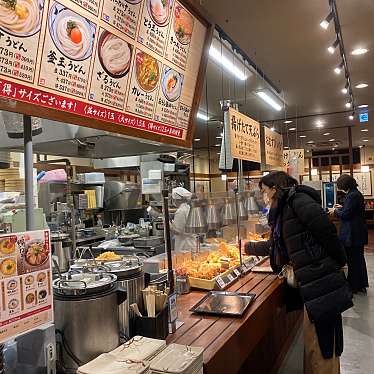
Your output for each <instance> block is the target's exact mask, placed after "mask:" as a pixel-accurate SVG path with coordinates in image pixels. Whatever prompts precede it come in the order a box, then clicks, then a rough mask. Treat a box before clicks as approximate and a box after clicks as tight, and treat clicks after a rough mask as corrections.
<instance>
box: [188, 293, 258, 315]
mask: <svg viewBox="0 0 374 374" xmlns="http://www.w3.org/2000/svg"><path fill="white" fill-rule="evenodd" d="M255 297H256V295H255V294H253V293H248V294H246V293H237V292H225V291H210V292H208V293H207V294H206V295H205V296H204V297H203V298H202V299H201V300H200V301H199V302H198V303H197V304H195V305H194V306H193V307H192V308H191V309H190V311H191V312H193V313H200V314H213V315H220V316H231V317H241V316H242V315H243V314H244V312H245V311H246V309H247V308H248V307H249V305H250V303H251V302H252V301H253V300H254V299H255Z"/></svg>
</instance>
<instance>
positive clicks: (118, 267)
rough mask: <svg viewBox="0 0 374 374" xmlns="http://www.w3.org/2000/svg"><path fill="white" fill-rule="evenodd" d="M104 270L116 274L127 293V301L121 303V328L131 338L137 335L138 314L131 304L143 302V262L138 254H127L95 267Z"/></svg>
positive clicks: (118, 282)
mask: <svg viewBox="0 0 374 374" xmlns="http://www.w3.org/2000/svg"><path fill="white" fill-rule="evenodd" d="M103 270H104V271H106V272H110V273H111V274H115V275H116V276H117V284H118V285H119V286H120V287H121V288H122V289H124V290H125V291H126V293H127V298H126V301H125V302H124V303H123V304H120V305H119V328H120V333H121V335H122V336H125V337H127V338H131V337H133V336H134V335H135V319H136V315H135V313H134V312H133V311H132V309H131V308H130V305H131V304H134V303H137V304H138V305H141V302H142V296H141V292H142V290H143V289H144V272H143V264H142V262H141V261H140V259H139V258H138V257H136V256H125V257H123V259H122V260H121V261H112V262H105V263H103V264H101V265H99V266H97V267H96V268H94V272H97V271H103Z"/></svg>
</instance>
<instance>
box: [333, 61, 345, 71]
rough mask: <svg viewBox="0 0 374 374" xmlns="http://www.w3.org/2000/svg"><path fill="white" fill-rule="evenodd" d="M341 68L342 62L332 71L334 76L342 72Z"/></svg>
mask: <svg viewBox="0 0 374 374" xmlns="http://www.w3.org/2000/svg"><path fill="white" fill-rule="evenodd" d="M343 66H344V63H343V61H342V62H341V63H340V64H339V66H337V67H336V68H335V69H334V72H335V74H340V73H341V72H342V69H343Z"/></svg>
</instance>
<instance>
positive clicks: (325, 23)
mask: <svg viewBox="0 0 374 374" xmlns="http://www.w3.org/2000/svg"><path fill="white" fill-rule="evenodd" d="M332 17H333V14H332V12H330V14H329V15H328V16H327V17H326V18H325V19H324V20H323V21H322V22H321V23H320V24H319V25H320V26H321V27H322V28H323V29H324V30H327V29H328V27H329V24H330V22H331V20H332Z"/></svg>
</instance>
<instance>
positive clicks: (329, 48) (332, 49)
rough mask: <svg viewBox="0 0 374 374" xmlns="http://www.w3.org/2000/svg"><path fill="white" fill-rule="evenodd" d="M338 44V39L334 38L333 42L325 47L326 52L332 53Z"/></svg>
mask: <svg viewBox="0 0 374 374" xmlns="http://www.w3.org/2000/svg"><path fill="white" fill-rule="evenodd" d="M338 45H339V39H338V38H336V40H335V41H334V44H332V45H330V47H328V48H327V50H328V52H329V53H331V54H332V55H333V54H334V52H335V49H336V47H337V46H338Z"/></svg>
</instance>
